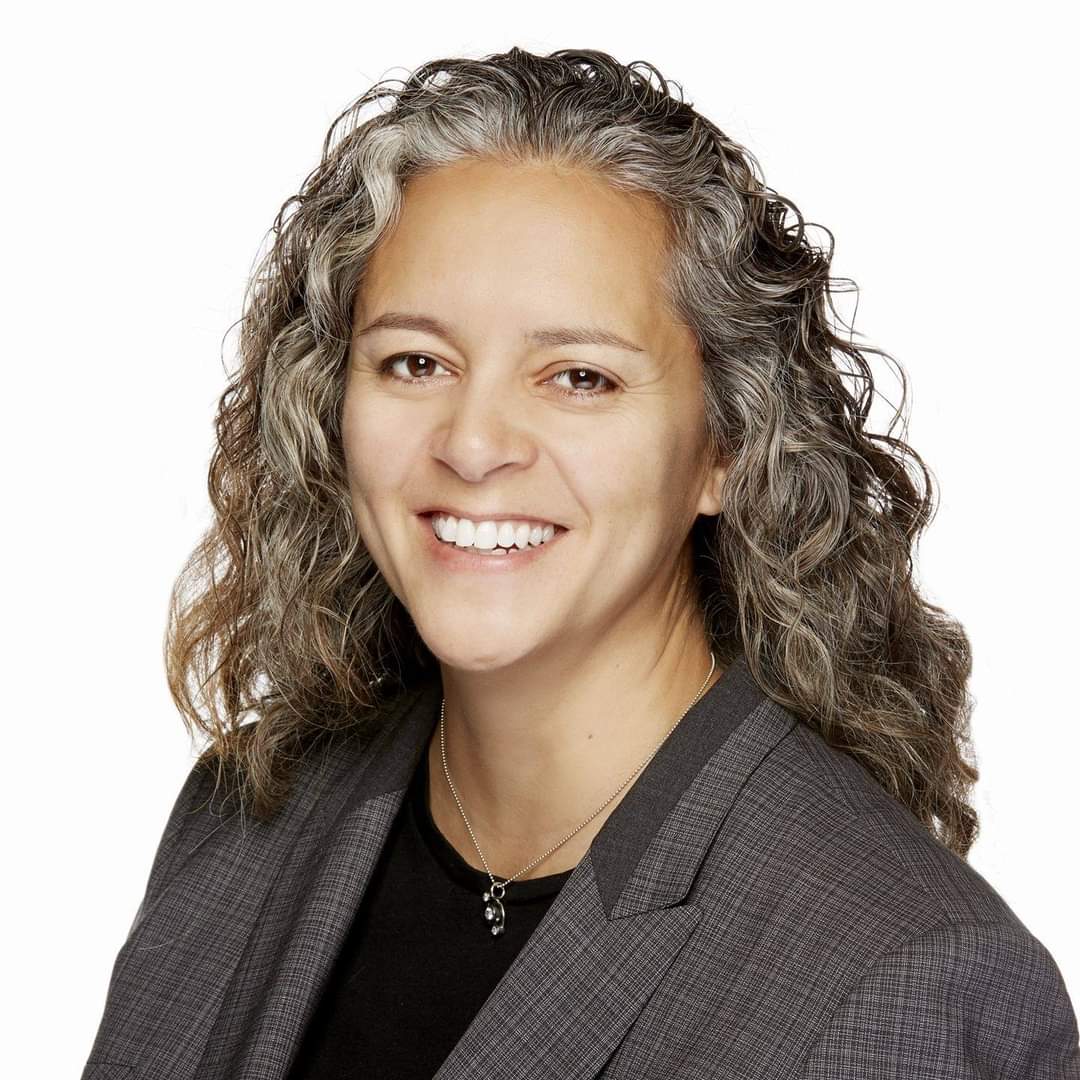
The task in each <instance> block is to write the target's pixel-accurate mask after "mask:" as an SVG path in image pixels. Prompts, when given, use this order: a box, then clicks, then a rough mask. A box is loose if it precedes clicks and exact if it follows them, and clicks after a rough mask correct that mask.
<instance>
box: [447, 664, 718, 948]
mask: <svg viewBox="0 0 1080 1080" xmlns="http://www.w3.org/2000/svg"><path fill="white" fill-rule="evenodd" d="M709 657H710V659H711V660H712V663H711V664H710V665H709V674H708V675H706V676H705V681H704V682H703V683H702V684H701V689H700V690H699V691H698V692H697V693H696V694H695V695H694V700H693V701H691V702H690V704H689V705H687V706H686V709H685V710H684V711H683V714H682V716H680V717H679V719H678V720H676V721H675V723H674V724H672V725H671V727H669V728H668V730H667V733H666V734H665V735H664V737H663V738H662V739H661V740H660V741H659V742H658V743H657V744H656V746H655V747H653V750H652V753H651V754H649V756H648V757H647V758H646V759H645V760H644V761H643V762H642V763H641V764H640V765H639V766H638V767H637V768H636V769H635V770H634V771H633V772H632V773H631V774H630V775H629V776H628V777H627V778H626V779H625V780H624V781H623V782H622V783H621V784H620V785H619V786H618V787H617V788H616V789H615V790H614V791H613V792H612V793H611V794H610V795H609V796H608V797H607V798H606V799H605V800H604V801H603V803H601V804H600V806H599V807H597V809H596V810H595V811H593V813H591V814H590V815H589V816H588V817H587V818H586V819H585V820H584V821H583V822H582V823H581V824H580V825H579V826H578V827H577V828H576V829H574V830H573V832H570V833H568V834H567V835H566V836H564V837H563V838H562V839H561V840H560V841H559V842H558V843H557V844H556V845H555V846H554V847H552V848H548V850H547V851H545V852H544V854H543V855H541V856H540V857H539V858H538V859H533V861H532V862H531V863H529V865H528V866H523V867H522V868H521V869H520V870H519V871H518V872H517V873H516V874H511V876H510V877H508V878H506V879H504V880H503V881H497V880H496V879H495V875H494V874H493V873H492V872H491V867H489V866H488V862H487V859H485V858H484V853H483V852H482V851H481V850H480V845H479V844H478V843H477V840H476V834H475V833H474V832H473V829H472V826H471V825H470V824H469V819H468V817H466V815H465V808H464V807H463V806H462V805H461V800H460V799H459V798H458V793H457V788H455V787H454V781H453V780H451V779H450V770H449V768H448V767H447V765H446V698H443V700H442V706H441V707H440V709H439V748H440V749H441V751H442V764H443V772H444V773H446V782H447V783H448V784H449V785H450V791H451V792H452V793H453V795H454V802H456V803H457V806H458V809H459V810H460V811H461V816H462V818H463V819H464V821H465V828H467V829H468V830H469V835H470V836H471V837H472V842H473V843H474V844H475V845H476V850H477V852H479V855H480V859H481V861H482V862H483V864H484V869H485V870H486V871H487V875H488V877H489V878H491V888H490V889H485V890H484V919H485V921H486V922H487V923H488V924H489V927H490V930H491V933H492V935H493V936H495V937H497V936H498V935H499V934H501V933H502V932H503V931H504V930H505V929H506V909H505V908H504V906H503V903H502V900H503V896H504V895H505V893H506V886H507V885H509V884H510V882H511V881H513V880H514V879H515V878H518V877H520V876H521V875H522V874H524V873H525V872H526V871H527V870H531V869H532V868H533V867H534V866H536V864H537V863H540V862H543V861H544V859H546V858H547V857H548V856H549V855H550V854H551V853H552V852H553V851H557V850H558V849H559V848H561V847H562V846H563V844H565V843H566V841H567V840H569V839H570V838H571V837H572V836H574V835H576V834H577V833H578V832H580V831H581V830H582V829H584V828H585V826H586V825H588V824H589V822H590V821H592V819H593V818H594V817H596V815H597V814H599V813H600V811H601V810H603V809H604V807H605V806H607V804H608V803H609V802H611V800H612V799H614V798H615V796H616V795H618V794H619V792H620V791H622V789H623V788H624V787H626V785H627V784H629V783H630V781H631V780H633V779H634V777H635V776H637V774H638V773H639V772H641V770H642V769H644V768H645V766H646V765H648V764H649V762H650V761H652V759H653V757H654V755H655V754H656V751H657V750H659V749H660V747H661V746H663V745H664V743H665V742H666V741H667V737H668V735H670V734H671V733H672V732H673V731H674V730H675V728H676V727H678V725H679V721H680V720H682V718H683V716H685V715H686V714H687V713H688V712H689V711H690V710H691V709H692V708H693V707H694V706H695V705H696V704H697V703H698V699H699V698H700V697H701V695H702V694H704V693H705V687H706V686H708V685H709V680H710V679H711V678H712V673H713V671H715V670H716V656H715V655H714V654H713V653H712V652H711V651H710V653H709Z"/></svg>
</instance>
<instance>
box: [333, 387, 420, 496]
mask: <svg viewBox="0 0 1080 1080" xmlns="http://www.w3.org/2000/svg"><path fill="white" fill-rule="evenodd" d="M341 437H342V447H343V450H344V454H345V466H346V470H347V473H348V478H349V488H350V490H351V491H352V493H353V495H354V496H356V495H360V496H362V497H364V498H368V499H370V498H375V497H377V496H378V495H379V493H380V492H385V491H400V489H401V486H402V483H403V481H404V479H405V478H406V477H407V476H408V473H409V465H410V462H412V461H414V460H415V458H414V453H415V447H414V446H412V445H411V444H410V440H412V441H415V439H416V426H415V425H409V424H403V423H401V422H400V421H399V420H398V418H397V417H396V416H395V415H394V413H393V410H387V409H385V408H383V409H380V408H377V407H376V403H375V402H374V401H373V399H372V397H370V396H365V395H362V394H359V393H351V394H346V397H345V402H344V406H343V408H342V415H341Z"/></svg>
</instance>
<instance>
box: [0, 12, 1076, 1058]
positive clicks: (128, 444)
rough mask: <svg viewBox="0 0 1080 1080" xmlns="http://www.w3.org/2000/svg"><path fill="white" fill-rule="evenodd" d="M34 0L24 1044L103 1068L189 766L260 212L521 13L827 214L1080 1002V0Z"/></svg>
mask: <svg viewBox="0 0 1080 1080" xmlns="http://www.w3.org/2000/svg"><path fill="white" fill-rule="evenodd" d="M531 6H532V7H534V8H536V7H537V5H531ZM28 7H29V5H20V9H19V14H17V15H15V16H14V17H12V16H11V15H9V16H8V23H7V31H6V37H7V41H6V44H5V49H4V51H5V53H6V56H5V58H4V63H3V65H2V70H3V74H2V76H0V78H2V79H3V83H4V85H3V87H2V89H3V101H4V110H5V114H6V115H5V118H4V142H5V144H6V146H5V149H6V151H7V152H6V154H5V157H6V165H4V166H3V185H4V200H3V208H4V233H5V236H4V245H3V247H4V256H5V257H4V258H3V260H2V269H0V272H2V274H3V278H4V281H3V285H4V289H3V296H4V325H5V326H6V327H7V330H6V331H5V332H4V346H5V347H4V354H5V355H4V364H3V378H4V394H3V402H4V410H3V414H4V424H3V438H4V461H5V465H6V477H7V484H6V487H7V492H6V501H7V505H8V514H9V516H8V517H7V524H6V528H5V530H4V536H5V539H6V541H7V543H6V555H5V558H4V559H3V562H2V565H3V570H4V583H3V608H4V615H5V618H4V619H3V622H2V632H3V635H4V640H3V650H2V655H3V657H4V662H5V667H6V671H5V676H6V677H5V693H4V697H5V701H6V708H5V712H6V716H5V725H4V731H5V733H6V735H7V741H6V750H7V754H6V766H7V767H6V769H5V782H4V785H3V789H4V790H3V799H4V807H3V810H4V815H3V820H4V822H5V824H6V826H7V828H6V838H5V845H4V846H5V862H6V867H5V874H4V878H5V881H6V883H7V884H6V887H5V889H4V893H5V900H6V902H7V904H8V909H7V914H6V918H5V923H6V926H7V928H8V931H9V940H8V941H7V942H6V944H5V956H4V968H5V969H6V977H5V979H4V983H5V989H4V993H5V995H9V996H10V1000H9V1001H8V1002H7V1004H6V1005H5V1007H4V1015H5V1017H6V1019H7V1021H8V1024H9V1027H10V1032H9V1034H8V1035H7V1036H6V1037H5V1051H4V1058H5V1062H6V1064H7V1066H8V1067H7V1070H6V1071H7V1072H8V1075H11V1076H20V1077H22V1076H30V1075H34V1076H42V1077H45V1076H48V1077H61V1076H77V1075H78V1073H79V1071H80V1070H81V1068H82V1063H83V1061H84V1060H85V1058H86V1056H87V1054H88V1052H89V1049H90V1044H91V1042H92V1040H93V1036H94V1033H95V1031H96V1029H97V1025H98V1022H99V1019H100V1013H101V1009H102V1006H103V1003H104V995H105V990H106V985H107V982H108V976H109V973H110V968H111V964H112V960H113V957H114V956H115V954H116V951H117V950H118V948H119V947H120V945H121V943H122V941H123V939H124V936H125V934H126V932H127V929H128V926H129V925H130V922H131V919H132V917H133V915H134V913H135V909H136V907H137V905H138V903H139V900H140V898H141V895H142V889H143V887H144V885H145V880H146V875H147V873H148V871H149V867H150V861H151V858H152V856H153V853H154V850H155V848H156V846H157V842H158V839H159V837H160V833H161V829H162V827H163V825H164V823H165V818H166V816H167V814H168V811H169V808H170V807H171V805H172V802H173V799H174V798H175V796H176V792H177V790H178V788H179V786H180V783H181V782H182V780H183V778H184V777H185V776H186V774H187V772H188V769H189V768H190V764H191V760H192V748H191V746H190V745H189V742H188V739H187V736H186V734H184V732H183V730H182V728H181V725H180V722H179V719H178V717H177V714H176V712H175V710H174V708H173V706H172V704H171V701H170V699H169V697H168V695H167V693H166V689H165V682H164V675H163V669H162V662H161V643H162V634H163V631H164V624H165V605H166V599H167V596H168V591H169V588H170V586H171V584H172V581H173V578H174V576H175V574H176V572H177V571H178V569H179V567H180V565H181V562H182V560H183V558H184V556H185V555H186V554H187V553H188V551H189V550H190V548H191V547H192V546H193V544H194V543H195V541H196V539H197V538H198V536H199V534H200V532H201V530H202V529H203V528H204V527H205V525H206V524H207V523H208V521H209V517H208V505H207V499H206V490H205V482H206V466H207V462H208V459H209V453H210V448H211V441H212V428H211V421H212V416H213V410H214V406H215V403H216V400H217V396H218V394H219V393H220V392H221V390H222V389H223V387H224V384H225V374H224V371H223V367H222V363H223V359H224V361H225V362H230V363H231V360H232V356H233V353H232V348H233V344H234V341H235V335H234V334H233V335H228V336H227V334H228V331H229V328H230V326H231V324H232V323H233V321H234V320H235V319H236V318H237V317H238V316H239V314H240V306H239V305H240V298H241V292H242V288H243V285H244V282H245V280H246V277H247V274H248V273H249V271H250V269H251V263H252V260H253V258H254V257H255V254H256V251H257V249H258V247H259V244H260V243H261V241H262V238H263V236H264V234H265V232H266V230H267V229H268V228H269V226H270V224H271V221H272V219H273V216H274V214H275V213H276V212H277V210H278V208H279V206H280V205H281V203H282V202H283V201H284V200H285V199H286V198H287V197H288V196H289V195H290V194H292V193H293V192H294V191H295V190H296V189H297V187H298V185H299V183H300V182H301V180H302V179H303V177H304V176H305V175H306V174H307V173H308V172H309V171H310V169H311V168H313V167H314V165H315V164H316V162H317V160H318V156H319V151H320V147H321V142H322V138H323V135H324V132H325V129H326V127H327V125H328V124H329V122H330V120H331V119H332V118H333V117H334V116H335V115H336V114H337V112H338V111H339V110H340V109H341V108H343V107H344V106H345V105H347V104H348V102H349V101H351V100H352V99H354V98H355V97H356V96H358V95H359V94H360V93H361V92H363V90H365V89H366V88H367V87H368V85H369V84H370V83H371V82H372V81H374V80H376V79H379V78H381V77H383V76H387V75H396V76H402V75H404V74H405V73H406V71H407V70H408V69H411V68H413V67H415V66H417V65H418V64H420V63H421V62H423V61H424V60H427V59H432V58H435V57H437V56H448V55H460V54H464V55H470V56H480V55H483V54H486V53H489V52H493V51H501V50H503V49H506V48H509V47H510V46H511V45H514V44H517V45H521V46H523V47H525V48H529V49H531V50H533V51H537V52H549V51H551V50H553V49H557V48H567V47H576V48H582V47H588V48H600V49H604V50H605V51H608V52H610V53H612V54H613V55H614V56H616V58H618V59H620V60H623V61H630V60H635V59H647V60H650V61H651V62H653V63H654V64H656V65H657V66H658V67H659V68H660V70H661V71H662V72H663V73H664V74H665V75H666V76H668V77H669V78H673V79H675V80H676V81H678V82H679V83H681V84H682V86H683V87H684V90H685V93H686V96H687V98H688V99H689V100H690V101H691V102H692V103H693V104H695V106H696V107H697V108H698V109H699V110H700V111H702V112H704V113H705V114H706V115H708V116H710V117H711V118H712V119H713V120H714V121H715V122H716V123H718V124H719V126H720V127H721V128H723V129H725V130H726V131H727V132H728V133H729V134H731V135H732V136H733V137H735V138H736V139H738V140H739V141H741V142H743V143H744V144H745V145H747V146H748V147H749V148H750V149H751V150H752V151H754V153H755V154H757V155H758V157H759V159H760V161H761V163H762V166H763V168H764V171H765V177H766V180H767V182H768V183H769V184H770V185H771V186H772V187H774V188H776V189H777V190H778V191H780V192H782V193H783V194H785V195H788V196H790V197H792V198H793V199H794V200H795V202H796V203H797V204H798V205H799V207H800V208H801V209H802V211H803V212H804V214H805V215H806V217H807V218H808V219H809V220H811V221H815V222H821V223H823V224H825V225H827V226H829V227H830V228H831V229H832V231H833V232H834V234H835V236H836V245H837V246H836V257H835V262H834V269H835V272H836V273H838V274H842V275H845V276H851V277H854V278H855V280H856V281H857V282H858V284H859V285H860V287H861V298H860V303H859V309H858V317H857V320H856V330H859V331H861V332H862V333H863V334H864V335H865V340H867V341H869V342H871V343H874V344H878V345H881V346H882V347H884V348H886V349H887V350H889V351H890V352H891V353H892V354H893V355H894V356H895V357H896V358H897V360H898V361H899V362H900V363H901V364H902V365H903V366H904V368H905V369H906V370H907V372H908V374H909V376H910V378H911V384H912V390H913V399H912V411H911V426H910V429H909V433H908V435H909V440H910V441H911V442H912V444H913V445H914V446H915V448H916V449H917V450H918V451H919V452H920V453H921V454H922V455H923V456H924V457H925V459H926V460H927V462H928V463H929V464H930V466H931V468H932V469H933V473H934V476H935V478H936V480H937V481H938V483H939V488H940V493H941V507H940V510H939V512H938V515H937V518H936V519H935V521H934V523H933V524H932V525H931V527H930V529H929V531H928V533H927V534H926V535H925V537H924V539H923V542H922V544H921V546H920V549H919V562H918V569H919V575H920V580H921V582H922V585H923V589H924V591H925V593H926V595H927V596H928V597H929V598H930V599H932V600H933V601H934V602H936V603H938V604H940V605H942V606H943V607H945V608H946V609H947V610H949V611H950V612H952V613H954V614H955V615H957V616H958V617H959V618H960V619H961V620H962V621H963V622H964V624H965V626H966V627H967V629H968V632H969V634H970V636H971V638H972V641H973V645H974V655H975V669H974V675H973V679H972V683H971V689H972V691H973V693H974V694H975V696H976V698H977V701H978V704H977V707H976V711H975V716H974V721H973V731H974V736H975V744H976V749H977V752H978V764H979V765H980V767H981V770H982V779H981V782H980V783H979V785H978V787H977V789H976V796H975V798H976V804H977V808H978V810H979V811H980V813H981V816H982V835H981V837H980V839H979V840H978V842H977V844H976V845H975V848H974V849H973V851H972V854H971V862H972V864H973V865H974V866H975V867H976V869H978V870H979V871H980V872H981V873H982V874H983V875H984V876H985V877H986V878H987V879H988V880H989V881H990V882H991V883H992V884H993V885H994V886H995V887H996V888H997V889H998V891H999V892H1000V893H1001V894H1002V895H1003V896H1004V897H1005V899H1006V900H1007V901H1008V903H1009V904H1010V905H1011V906H1012V907H1013V909H1014V910H1015V911H1016V912H1017V914H1018V915H1019V916H1020V918H1021V919H1022V920H1023V921H1024V922H1025V923H1026V925H1027V926H1028V927H1029V928H1030V930H1031V931H1032V932H1033V933H1034V934H1035V935H1036V936H1037V937H1038V938H1039V939H1040V940H1041V941H1042V942H1043V943H1044V944H1045V945H1046V946H1047V947H1048V948H1049V949H1050V951H1051V953H1052V954H1053V955H1054V957H1055V958H1056V960H1057V962H1058V965H1059V966H1060V968H1061V970H1062V972H1063V974H1064V976H1065V979H1066V983H1067V985H1068V987H1069V989H1070V993H1071V995H1072V997H1073V1000H1074V1002H1078V1003H1080V932H1078V931H1077V928H1076V911H1077V900H1076V893H1075V889H1074V885H1075V879H1074V876H1073V875H1074V865H1075V862H1076V858H1075V854H1076V831H1077V830H1076V826H1077V823H1078V822H1077V812H1076V797H1075V789H1076V779H1075V777H1076V767H1077V765H1076V762H1077V752H1078V750H1080V737H1078V735H1077V720H1078V709H1077V706H1076V694H1075V691H1074V689H1073V685H1072V679H1073V677H1074V675H1075V674H1076V671H1077V662H1076V649H1077V634H1076V631H1075V625H1076V623H1075V620H1076V612H1077V609H1078V604H1077V600H1078V590H1077V585H1076V565H1075V564H1076V553H1077V549H1076V543H1075V536H1074V534H1073V532H1072V529H1071V526H1072V524H1073V521H1074V515H1073V503H1074V500H1075V496H1076V491H1077V484H1076V480H1075V472H1076V468H1075V446H1076V442H1075V438H1074V436H1073V430H1074V428H1073V424H1074V416H1075V408H1076V393H1077V389H1078V385H1077V377H1076V362H1077V349H1076V344H1075V339H1074V336H1073V334H1074V323H1075V310H1076V303H1075V292H1076V286H1077V273H1076V266H1077V256H1076V247H1075V221H1074V218H1075V209H1074V204H1073V200H1074V197H1075V192H1076V179H1077V177H1076V171H1075V165H1074V162H1073V161H1072V157H1071V153H1070V148H1071V146H1072V144H1073V143H1074V142H1075V126H1074V119H1075V118H1074V116H1073V105H1074V104H1075V87H1072V86H1069V85H1067V84H1066V81H1065V77H1064V72H1065V71H1066V70H1067V68H1068V67H1069V65H1070V63H1071V61H1072V59H1073V56H1072V50H1071V46H1070V42H1071V41H1073V40H1075V38H1074V36H1073V35H1072V33H1071V32H1070V30H1069V28H1067V27H1065V26H1063V25H1061V24H1060V23H1059V21H1058V19H1059V17H1060V16H1059V15H1058V14H1055V10H1056V12H1064V11H1066V10H1067V6H1066V5H1055V6H1054V7H1052V6H1051V5H1050V4H1041V3H1027V4H1024V5H1018V6H1016V7H1014V8H1011V9H1008V10H1006V9H1004V8H1002V7H1000V6H998V5H983V4H979V5H976V4H970V5H966V4H953V5H949V4H944V3H937V4H934V5H927V6H925V7H923V6H920V5H919V4H913V3H907V4H904V5H899V4H892V5H888V6H887V7H886V6H884V5H874V4H869V3H861V4H851V5H847V4H830V5H813V4H806V3H802V4H798V5H791V6H790V7H787V8H785V6H784V5H782V4H777V3H770V4H768V5H764V4H762V5H753V4H746V3H740V4H738V5H725V4H723V3H716V2H711V3H709V4H702V5H700V7H698V8H695V7H694V6H692V5H691V6H689V7H688V6H686V5H680V6H678V7H677V8H673V7H670V6H664V7H662V8H656V7H654V6H650V10H649V11H647V12H646V11H642V12H640V13H636V12H634V11H633V10H632V9H630V8H628V7H627V6H626V5H625V4H623V3H619V4H610V3H598V4H594V5H592V6H591V7H586V6H585V5H582V4H580V3H574V4H567V5H561V4H550V3H548V4H545V5H543V9H542V11H539V10H538V11H536V13H535V14H534V15H531V16H526V15H523V14H514V13H512V11H511V9H510V8H509V7H508V6H507V5H505V4H497V5H496V4H474V5H471V6H470V7H469V8H468V9H463V8H462V7H461V6H459V5H442V4H438V5H436V4H432V5H424V4H421V5H416V4H412V5H391V6H390V7H389V9H384V10H379V11H377V10H376V6H373V5H369V4H358V3H349V4H344V3H342V4H327V3H323V4H319V3H308V4H306V5H297V4H295V3H290V4H287V5H286V4H279V3H269V2H262V3H258V4H254V3H251V4H227V3H226V4H217V5H214V6H211V5H209V4H200V3H192V2H188V3H185V4H183V5H175V6H165V5H149V4H140V5H135V4H131V5H120V4H115V3H114V4H89V5H78V6H77V5H74V4H71V5H66V4H65V5H48V4H40V5H37V6H36V7H35V9H34V14H33V15H27V14H26V11H27V10H28ZM12 18H14V22H12V21H10V20H12ZM703 19H704V20H705V21H702V20H703ZM878 370H879V371H880V374H881V378H882V386H883V388H885V389H886V390H887V391H888V389H889V386H890V384H889V376H888V373H887V371H886V369H885V368H884V367H883V366H879V368H878ZM880 415H882V414H879V416H880ZM13 1021H14V1022H13Z"/></svg>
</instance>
